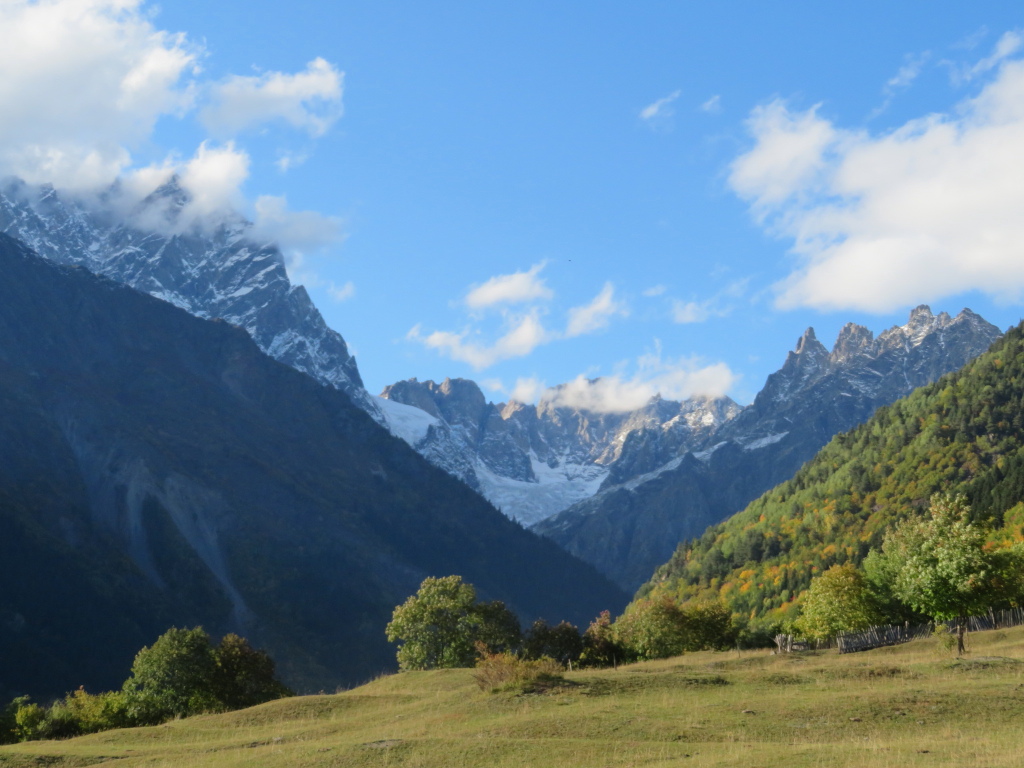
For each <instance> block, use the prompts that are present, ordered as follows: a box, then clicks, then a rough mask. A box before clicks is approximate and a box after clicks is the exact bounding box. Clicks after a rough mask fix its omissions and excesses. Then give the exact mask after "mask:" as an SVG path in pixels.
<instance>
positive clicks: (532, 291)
mask: <svg viewBox="0 0 1024 768" xmlns="http://www.w3.org/2000/svg"><path fill="white" fill-rule="evenodd" d="M545 264H546V262H541V263H540V264H534V265H533V266H532V267H530V269H528V270H527V271H526V272H513V273H512V274H511V275H498V276H496V277H492V278H491V279H490V280H488V281H487V282H486V283H483V284H482V285H477V286H473V287H472V288H471V289H470V290H469V292H468V293H467V294H466V305H467V306H469V307H470V308H471V309H485V308H487V307H493V306H497V305H500V304H523V303H526V302H531V301H538V300H547V299H550V298H552V297H553V296H554V293H553V292H552V291H551V289H549V288H548V287H547V286H546V285H545V284H544V281H543V280H542V279H540V278H539V277H538V275H539V274H540V271H541V270H542V269H544V267H545Z"/></svg>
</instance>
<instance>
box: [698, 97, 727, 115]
mask: <svg viewBox="0 0 1024 768" xmlns="http://www.w3.org/2000/svg"><path fill="white" fill-rule="evenodd" d="M700 111H701V112H707V113H708V114H709V115H717V114H718V113H719V112H721V111H722V97H721V96H720V95H718V94H717V93H716V94H715V95H714V96H712V97H711V98H710V99H708V100H707V101H705V102H704V103H703V104H701V105H700Z"/></svg>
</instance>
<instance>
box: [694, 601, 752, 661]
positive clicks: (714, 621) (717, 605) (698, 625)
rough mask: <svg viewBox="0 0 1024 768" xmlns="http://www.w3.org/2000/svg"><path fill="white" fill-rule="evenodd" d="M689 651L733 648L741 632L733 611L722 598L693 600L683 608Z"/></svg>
mask: <svg viewBox="0 0 1024 768" xmlns="http://www.w3.org/2000/svg"><path fill="white" fill-rule="evenodd" d="M680 610H681V611H682V619H683V621H682V623H683V628H684V634H685V640H684V644H683V647H684V650H687V651H721V650H725V649H726V648H731V647H732V646H733V645H734V644H735V643H736V639H737V636H738V634H739V629H738V627H737V626H735V624H734V623H733V619H732V611H730V610H729V608H728V606H726V604H725V603H723V602H722V601H721V600H693V601H690V602H688V603H685V604H684V605H683V606H682V607H681V609H680Z"/></svg>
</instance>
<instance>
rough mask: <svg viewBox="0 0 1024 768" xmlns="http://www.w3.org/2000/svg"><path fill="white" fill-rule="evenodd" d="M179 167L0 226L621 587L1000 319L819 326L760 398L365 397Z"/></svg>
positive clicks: (39, 200)
mask: <svg viewBox="0 0 1024 768" xmlns="http://www.w3.org/2000/svg"><path fill="white" fill-rule="evenodd" d="M189 202H190V201H189V197H188V195H187V193H186V192H185V191H184V190H183V189H182V188H181V187H180V185H178V183H177V182H176V180H174V179H172V180H171V181H169V182H168V183H167V184H165V185H164V186H163V187H161V188H160V189H158V190H157V191H156V192H154V193H153V194H152V195H150V196H149V197H147V198H146V199H145V200H143V201H142V202H141V203H139V204H138V205H137V206H135V208H134V209H133V210H131V211H128V212H124V211H118V210H115V208H113V207H110V206H107V207H104V203H103V201H102V200H100V201H98V202H97V201H93V202H92V203H90V204H89V205H86V204H84V203H81V202H76V201H75V200H73V199H70V198H67V197H65V196H62V195H61V194H58V193H57V192H55V191H54V190H53V189H51V188H48V187H30V186H27V185H25V184H23V183H21V182H18V181H16V180H15V181H8V182H7V183H5V184H4V185H0V231H4V232H7V233H8V234H11V235H13V236H15V237H18V238H20V239H21V240H23V241H25V242H26V243H28V244H29V245H31V246H32V247H33V248H34V249H35V250H37V251H38V252H39V253H40V254H42V255H44V256H46V257H48V258H51V259H53V260H54V261H57V262H58V263H62V264H75V265H81V266H85V267H86V268H88V269H89V270H91V271H94V272H96V273H98V274H103V275H106V276H108V277H111V278H112V279H115V280H118V281H121V282H124V283H126V284H128V285H130V286H132V287H135V288H137V289H139V290H142V291H145V292H147V293H150V294H152V295H153V296H156V297H158V298H161V299H163V300H165V301H169V302H171V303H173V304H175V305H176V306H179V307H181V308H183V309H186V310H187V311H189V312H191V313H193V314H195V315H197V316H199V317H205V318H220V319H224V320H227V321H228V322H230V323H233V324H236V325H239V326H241V327H243V328H245V329H246V331H248V332H249V334H250V335H251V336H252V338H253V339H254V340H255V341H256V343H257V344H258V345H259V347H260V348H261V349H262V350H263V351H264V352H266V353H267V354H269V355H271V356H272V357H274V358H275V359H277V360H279V361H281V362H283V363H286V364H287V365H290V366H292V367H293V368H295V369H297V370H299V371H302V372H304V373H308V374H309V375H311V376H313V377H314V378H316V379H317V380H318V381H320V382H322V383H324V384H328V385H330V386H333V387H336V388H338V389H340V390H342V391H343V392H345V393H346V394H347V395H348V396H349V397H350V398H351V399H352V401H353V402H354V403H355V404H356V405H358V406H359V407H360V408H361V409H363V410H364V411H366V412H367V413H368V414H370V415H371V416H372V417H373V418H374V419H375V420H376V421H378V422H379V423H381V424H384V425H386V426H387V427H388V428H389V429H390V430H391V432H392V433H393V434H395V435H397V436H400V437H402V438H403V439H404V440H405V441H406V442H407V443H408V444H409V445H411V446H413V447H414V448H415V449H416V450H417V451H418V452H419V453H420V454H421V455H423V456H424V457H425V458H427V459H428V460H429V461H430V462H431V463H433V464H434V465H436V466H438V467H440V468H442V469H444V470H445V471H446V472H448V473H449V474H451V475H454V476H455V477H457V478H459V479H460V480H462V481H463V482H464V483H465V484H466V485H468V486H469V487H470V488H472V489H473V490H475V491H477V492H479V493H480V494H482V495H483V496H484V497H485V498H487V499H488V500H489V501H491V502H492V503H493V504H494V505H495V506H497V507H498V508H499V509H501V510H502V511H503V512H504V513H505V514H506V515H508V516H509V517H511V518H513V519H515V520H518V521H520V522H521V523H523V524H524V525H529V526H533V527H534V528H535V530H537V531H538V532H540V533H542V534H544V535H545V536H548V537H550V538H552V539H554V540H555V541H556V542H558V543H559V544H560V545H561V546H562V547H564V548H565V549H567V550H568V551H570V552H572V553H574V554H576V555H578V556H580V557H582V558H583V559H585V560H587V561H589V562H591V563H592V564H594V565H595V566H596V567H597V568H599V569H600V570H602V571H603V572H604V573H606V574H608V575H609V576H611V577H612V578H614V579H615V580H616V581H617V582H618V583H619V584H620V585H622V586H623V587H624V588H627V589H635V588H636V587H637V586H638V585H639V584H641V583H642V582H643V581H645V580H646V579H647V578H648V577H649V575H650V573H651V571H652V570H653V568H654V567H656V566H657V565H658V564H659V563H662V562H664V560H665V559H667V557H668V556H669V554H671V551H672V548H674V547H675V545H676V544H677V543H678V541H680V540H681V539H684V538H687V537H691V536H694V535H698V534H699V533H700V532H701V531H702V530H703V529H704V528H705V527H706V526H707V525H710V524H713V523H716V522H718V521H720V520H722V519H724V518H725V517H726V516H728V515H729V514H731V513H732V512H734V511H736V510H738V509H740V508H742V507H743V506H744V505H745V504H746V503H748V502H749V501H750V500H751V499H753V498H754V497H756V496H757V495H758V494H759V493H761V492H762V491H764V490H765V489H766V488H769V487H771V486H772V485H774V484H775V483H777V482H780V481H781V480H784V479H785V478H787V477H789V476H790V475H791V474H792V473H793V472H795V471H796V470H797V469H798V468H799V467H800V465H801V464H802V463H803V462H804V461H806V460H807V459H809V458H810V457H811V456H813V454H814V452H815V451H816V450H817V449H818V448H820V447H821V446H822V445H823V444H824V443H825V442H827V441H828V440H829V439H830V438H831V437H832V435H834V434H836V433H837V432H839V431H842V430H847V429H850V428H852V427H853V426H855V425H857V424H859V423H861V422H862V421H864V420H865V419H866V418H868V417H869V416H870V415H871V414H872V413H873V412H874V411H875V409H876V408H878V407H879V406H880V405H883V404H885V403H890V402H892V401H893V400H895V399H896V398H898V397H901V396H903V395H905V394H907V393H908V392H910V391H911V390H912V389H913V388H914V387H917V386H921V385H923V384H927V383H928V382H931V381H934V380H935V379H936V378H937V377H938V376H939V375H941V374H942V373H945V372H947V371H951V370H955V369H956V368H958V367H960V366H961V365H963V364H964V363H966V362H967V361H968V360H970V359H972V358H973V357H975V356H976V355H977V354H979V353H980V352H982V351H983V350H984V349H986V348H987V347H988V345H989V344H990V343H991V342H992V341H993V340H994V339H995V338H997V337H998V335H999V331H998V329H996V328H995V327H994V326H992V325H990V324H988V323H986V322H985V321H984V320H982V319H981V318H980V317H978V316H977V315H975V314H973V313H971V312H970V311H969V310H965V311H964V312H962V313H960V314H959V315H958V316H957V317H955V318H951V317H949V316H948V315H946V314H940V315H938V316H933V315H932V313H931V312H930V310H929V309H928V308H927V307H919V308H918V309H916V310H914V312H912V313H911V317H910V320H909V322H908V323H907V324H906V325H904V326H899V327H896V328H892V329H889V330H888V331H885V332H884V333H882V334H881V335H879V336H878V338H875V337H874V336H873V335H872V333H871V332H870V331H869V330H868V329H866V328H863V327H861V326H856V325H852V324H851V325H848V326H846V328H844V329H843V331H842V332H841V333H840V336H839V338H838V340H837V341H836V344H835V346H834V348H833V349H832V350H831V351H830V350H828V349H826V348H825V347H824V346H823V345H822V344H821V343H820V342H818V340H817V339H816V338H815V336H814V332H813V330H811V329H809V330H808V332H807V333H805V334H804V336H803V337H802V338H801V339H800V341H799V342H798V344H797V347H796V350H795V351H794V352H792V353H790V355H789V357H788V358H787V360H786V362H785V364H784V365H783V367H782V368H781V369H780V370H779V371H778V372H776V373H775V374H773V375H772V376H771V377H769V379H768V382H767V384H766V385H765V388H764V389H763V390H762V391H761V393H759V394H758V396H757V398H756V399H755V401H754V403H753V404H751V405H750V406H748V407H746V408H741V407H740V406H738V405H737V404H736V403H734V402H733V401H732V400H730V399H728V398H718V399H708V398H695V399H691V400H688V401H685V402H673V401H668V400H663V399H660V398H655V399H654V400H652V401H651V402H649V403H648V404H647V405H645V406H644V407H643V408H640V409H638V410H635V411H628V412H618V413H599V412H595V411H590V410H586V409H579V408H570V407H565V406H561V405H554V404H553V403H557V402H560V400H559V399H558V398H557V396H556V397H554V398H551V397H549V399H547V400H544V401H542V402H541V403H540V404H538V405H536V406H532V405H524V404H521V403H515V402H511V403H498V404H495V403H490V402H487V400H486V398H485V397H484V395H483V393H482V392H481V391H480V389H479V387H478V386H477V385H476V384H475V383H473V382H472V381H467V380H461V379H454V380H452V379H449V380H445V381H444V382H442V383H440V384H437V383H434V382H430V381H425V382H420V381H417V380H415V379H410V380H408V381H402V382H398V383H396V384H394V385H391V386H390V387H387V388H386V389H385V390H384V392H383V393H382V396H381V397H375V396H372V395H370V394H369V393H368V392H367V391H366V390H365V388H364V387H363V385H362V380H361V378H360V375H359V371H358V368H357V366H356V362H355V359H354V358H353V357H352V356H351V354H350V353H349V351H348V348H347V346H346V344H345V341H344V339H343V338H342V337H341V336H340V335H339V334H338V333H336V332H335V331H333V330H331V329H329V328H327V326H326V325H325V324H324V322H323V319H322V318H321V316H320V314H319V312H317V310H316V308H315V307H314V306H313V305H312V303H311V302H310V300H309V297H308V295H307V294H306V292H305V290H304V289H303V288H302V287H301V286H298V287H296V286H292V285H291V284H290V282H289V280H288V276H287V273H286V270H285V265H284V259H283V257H282V255H281V253H280V251H279V250H278V249H277V248H276V247H275V246H273V245H272V244H266V243H259V242H255V241H254V240H253V239H252V238H253V232H252V227H251V226H250V225H249V224H248V223H247V222H245V221H244V220H242V219H241V218H240V217H230V216H228V217H225V218H224V219H223V220H222V221H220V222H219V223H217V225H216V226H213V227H210V226H208V227H207V228H206V229H205V230H203V231H202V232H199V231H197V230H191V229H187V228H183V227H181V226H178V218H179V217H180V216H181V212H182V210H184V209H185V208H186V206H187V205H188V204H189Z"/></svg>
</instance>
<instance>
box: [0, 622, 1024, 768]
mask: <svg viewBox="0 0 1024 768" xmlns="http://www.w3.org/2000/svg"><path fill="white" fill-rule="evenodd" d="M970 645H971V653H970V655H969V656H968V657H967V658H966V659H964V660H960V661H956V660H953V659H951V658H950V657H949V656H948V655H946V654H943V653H941V652H940V651H939V649H938V646H937V643H936V641H934V640H931V639H929V640H923V641H918V642H915V643H912V644H909V645H905V646H900V647H896V648H885V649H878V650H875V651H869V652H866V653H861V654H851V655H846V656H839V655H837V654H835V653H834V652H827V653H826V652H822V653H810V654H792V655H787V656H774V655H770V654H769V653H768V652H750V651H748V652H742V653H737V652H728V653H695V654H690V655H687V656H682V657H679V658H675V659H668V660H665V661H660V662H651V663H646V664H636V665H631V666H626V667H621V668H619V669H617V670H600V671H592V672H587V671H585V672H575V673H570V674H568V675H567V676H566V677H567V682H566V683H565V684H564V685H560V686H558V687H555V688H552V689H550V690H547V691H545V692H543V693H531V694H520V695H515V694H511V693H499V694H492V693H485V692H482V691H480V690H479V688H478V687H477V685H476V684H475V682H474V680H473V677H472V673H471V671H470V670H444V671H438V672H418V673H405V674H400V675H392V676H388V677H383V678H380V679H378V680H375V681H374V682H372V683H370V684H368V685H365V686H362V687H360V688H357V689H354V690H351V691H346V692H344V693H340V694H337V695H333V696H304V697H298V698H293V699H286V700H282V701H277V702H272V703H270V704H265V705H262V706H259V707H254V708H252V709H248V710H243V711H240V712H233V713H229V714H225V715H211V716H205V717H195V718H191V719H188V720H180V721H177V722H173V723H169V724H167V725H163V726H159V727H154V728H137V729H132V730H124V731H109V732H107V733H101V734H96V735H93V736H86V737H82V738H78V739H72V740H69V741H58V742H34V743H29V744H19V745H13V746H7V747H0V766H3V767H4V768H6V767H7V766H19V767H20V766H92V765H116V766H118V768H130V767H133V766H175V767H176V768H177V767H193V766H194V767H195V768H199V767H200V766H211V767H212V766H217V767H218V768H222V767H223V768H227V767H228V766H444V767H445V768H459V767H462V766H465V767H467V768H468V767H469V766H474V767H476V766H489V767H490V766H508V767H509V768H512V767H513V766H514V767H515V768H521V766H581V767H582V766H586V768H599V767H600V766H668V765H672V766H676V765H680V766H707V767H710V766H742V767H743V768H758V766H762V767H765V768H767V767H768V766H772V767H774V766H785V767H786V768H801V767H803V766H822V767H825V766H827V767H829V768H831V767H832V766H851V767H854V766H855V767H856V768H880V767H881V766H886V767H889V766H891V767H892V768H896V767H897V766H899V767H900V768H903V767H904V766H979V767H982V766H984V768H1011V767H1012V768H1019V767H1020V766H1021V765H1022V764H1024V628H1017V629H1012V630H997V631H993V632H985V633H977V634H974V635H972V636H971V637H970Z"/></svg>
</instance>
